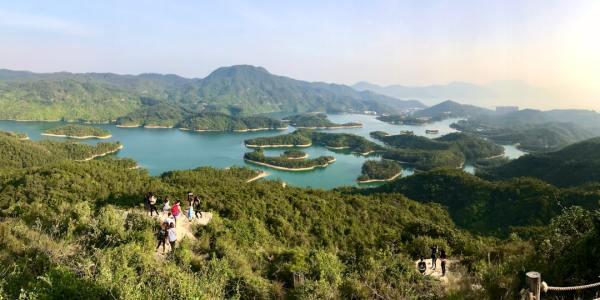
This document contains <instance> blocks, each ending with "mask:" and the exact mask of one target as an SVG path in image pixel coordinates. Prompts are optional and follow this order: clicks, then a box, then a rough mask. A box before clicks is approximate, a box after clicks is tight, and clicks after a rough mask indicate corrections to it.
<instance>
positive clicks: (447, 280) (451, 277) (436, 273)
mask: <svg viewBox="0 0 600 300" xmlns="http://www.w3.org/2000/svg"><path fill="white" fill-rule="evenodd" d="M425 262H426V263H427V270H426V271H425V274H424V276H430V277H433V278H436V279H438V280H439V281H440V282H441V283H442V285H443V286H445V287H446V288H450V287H452V286H455V285H456V284H457V283H458V281H459V280H460V277H461V276H460V273H457V272H453V271H455V270H454V268H453V265H454V264H457V263H458V260H455V259H446V276H442V260H441V259H439V258H438V259H437V260H436V263H435V270H432V269H431V258H428V259H425ZM418 264H419V260H415V269H418Z"/></svg>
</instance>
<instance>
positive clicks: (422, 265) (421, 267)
mask: <svg viewBox="0 0 600 300" xmlns="http://www.w3.org/2000/svg"><path fill="white" fill-rule="evenodd" d="M417 268H418V269H419V272H421V274H425V271H426V270H427V264H426V263H425V259H424V258H423V256H421V260H420V261H419V263H418V264H417Z"/></svg>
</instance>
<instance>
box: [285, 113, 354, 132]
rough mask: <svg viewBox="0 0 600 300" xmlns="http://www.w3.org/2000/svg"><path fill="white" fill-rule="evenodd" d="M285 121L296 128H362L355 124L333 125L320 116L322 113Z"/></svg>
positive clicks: (324, 115)
mask: <svg viewBox="0 0 600 300" xmlns="http://www.w3.org/2000/svg"><path fill="white" fill-rule="evenodd" d="M285 120H287V121H288V122H289V123H290V125H292V126H294V127H296V128H311V129H316V128H325V129H327V128H352V127H362V124H360V123H355V122H350V123H344V124H337V123H333V122H331V121H330V120H329V119H328V118H327V115H326V114H322V113H318V114H315V113H312V114H301V115H294V116H290V117H286V118H285Z"/></svg>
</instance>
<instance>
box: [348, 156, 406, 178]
mask: <svg viewBox="0 0 600 300" xmlns="http://www.w3.org/2000/svg"><path fill="white" fill-rule="evenodd" d="M401 172H402V167H401V166H400V165H399V164H398V163H396V162H394V161H390V160H385V159H383V160H380V161H376V160H367V161H365V163H364V164H363V166H362V170H361V175H360V176H358V181H367V180H387V179H390V178H392V177H394V176H397V175H398V174H400V173H401Z"/></svg>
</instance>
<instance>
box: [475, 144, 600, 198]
mask: <svg viewBox="0 0 600 300" xmlns="http://www.w3.org/2000/svg"><path fill="white" fill-rule="evenodd" d="M599 168H600V139H598V138H595V139H591V140H587V141H584V142H580V143H577V144H573V145H571V146H569V147H566V148H564V149H562V150H559V151H555V152H550V153H540V154H530V155H525V156H523V157H520V158H518V159H516V160H513V161H511V162H509V163H507V164H503V165H500V166H497V167H490V168H485V169H483V170H481V172H480V173H479V174H480V175H481V176H483V177H484V178H489V179H508V178H515V177H523V176H529V177H535V178H539V179H541V180H544V181H547V182H549V183H552V184H554V185H557V186H560V187H569V186H578V185H583V184H586V183H594V182H598V181H600V174H599V173H598V169H599Z"/></svg>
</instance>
